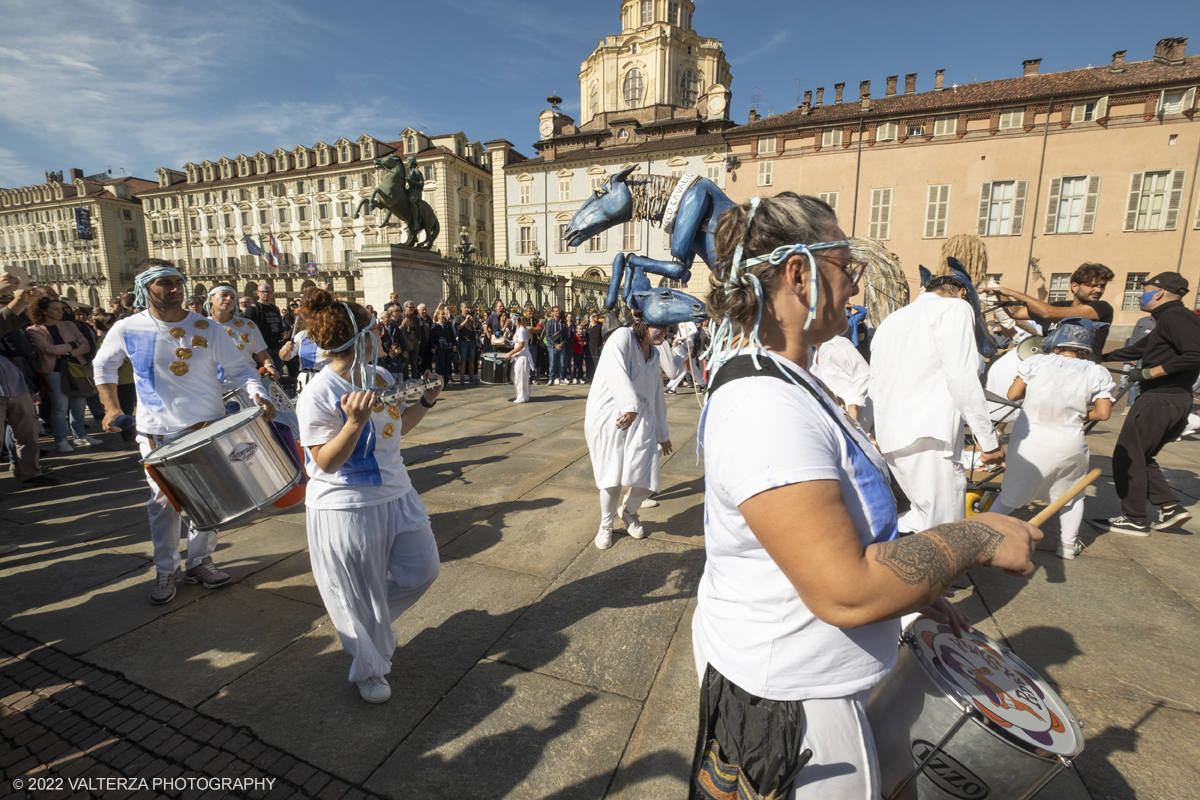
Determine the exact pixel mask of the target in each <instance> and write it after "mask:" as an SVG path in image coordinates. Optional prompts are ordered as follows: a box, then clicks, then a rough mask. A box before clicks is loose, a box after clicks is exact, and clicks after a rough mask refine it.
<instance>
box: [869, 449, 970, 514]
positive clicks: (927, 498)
mask: <svg viewBox="0 0 1200 800" xmlns="http://www.w3.org/2000/svg"><path fill="white" fill-rule="evenodd" d="M962 449H963V444H962V441H961V440H959V442H958V443H957V444H956V445H955V446H953V448H952V446H951V445H950V444H949V443H948V442H943V441H941V440H940V439H930V438H926V439H917V441H915V442H913V443H912V444H910V445H909V446H908V447H904V448H901V449H900V450H894V451H892V452H890V453H884V454H883V458H884V460H885V461H887V465H888V467H889V468H891V470H892V472H893V473H895V475H896V480H897V481H898V482H899V483H900V488H902V489H903V490H904V493H905V494H906V495H908V499H909V500H910V501H911V502H912V510H911V511H909V512H908V513H907V514H905V515H904V516H903V517H901V518H900V531H901V532H902V533H916V532H919V531H927V530H929V529H930V528H935V527H937V526H938V525H945V524H946V523H947V522H957V521H958V520H960V519H963V518H964V517H966V515H967V472H966V470H965V469H964V468H963V464H962Z"/></svg>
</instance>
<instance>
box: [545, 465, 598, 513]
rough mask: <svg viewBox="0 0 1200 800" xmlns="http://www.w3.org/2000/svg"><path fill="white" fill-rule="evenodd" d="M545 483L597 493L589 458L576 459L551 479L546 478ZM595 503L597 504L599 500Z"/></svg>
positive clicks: (594, 475) (594, 474)
mask: <svg viewBox="0 0 1200 800" xmlns="http://www.w3.org/2000/svg"><path fill="white" fill-rule="evenodd" d="M546 483H549V484H552V485H554V486H562V487H564V488H567V489H590V490H592V491H594V492H598V491H599V490H598V489H597V488H596V473H595V472H594V471H593V470H592V459H591V458H590V457H584V458H580V459H577V460H576V461H574V462H572V463H571V465H570V466H568V467H566V468H565V469H563V470H562V471H561V472H558V473H555V474H554V475H552V476H551V477H549V478H547V479H546ZM597 497H599V495H597ZM596 502H597V503H598V502H599V500H597V501H596Z"/></svg>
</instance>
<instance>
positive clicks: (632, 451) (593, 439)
mask: <svg viewBox="0 0 1200 800" xmlns="http://www.w3.org/2000/svg"><path fill="white" fill-rule="evenodd" d="M660 369H661V367H660V366H659V354H658V352H657V351H656V349H655V348H651V349H650V358H649V360H647V359H646V358H644V357H643V356H642V348H641V345H639V344H638V341H637V338H636V337H635V336H634V335H633V331H632V330H630V329H629V328H621V329H620V330H618V331H615V332H614V333H613V335H612V336H611V337H609V339H608V342H606V343H605V345H604V351H603V352H602V353H601V355H600V361H599V363H598V364H597V365H596V377H595V379H594V380H593V381H592V388H591V391H590V392H589V393H588V401H587V412H586V415H585V417H584V423H583V430H584V436H585V437H586V439H587V444H588V450H589V452H590V454H591V457H592V473H593V474H594V475H595V477H596V488H598V489H609V488H612V487H614V486H639V487H641V488H643V489H649V490H650V491H652V492H657V491H658V469H659V463H658V462H659V458H658V443H659V442H665V441H667V440H668V439H669V438H670V436H669V434H668V431H667V404H666V400H665V399H664V397H663V387H662V378H661V377H660V375H659V370H660ZM629 411H636V412H637V419H635V420H634V421H633V424H632V425H631V426H630V427H629V428H628V429H626V430H618V429H617V417H618V416H620V415H621V414H624V413H626V412H629Z"/></svg>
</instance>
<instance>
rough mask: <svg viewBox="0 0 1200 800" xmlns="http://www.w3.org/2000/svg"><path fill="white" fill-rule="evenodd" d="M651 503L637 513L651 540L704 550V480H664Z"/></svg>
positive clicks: (664, 478)
mask: <svg viewBox="0 0 1200 800" xmlns="http://www.w3.org/2000/svg"><path fill="white" fill-rule="evenodd" d="M654 499H655V501H656V502H657V503H658V506H657V507H656V508H643V509H641V510H640V511H639V512H638V516H639V517H640V518H641V520H642V525H643V527H645V529H646V530H648V531H649V532H650V536H651V538H654V539H663V540H665V541H670V542H678V543H680V544H687V545H692V546H693V547H704V478H680V477H676V476H673V475H667V476H663V478H662V480H661V481H660V482H659V490H658V494H656V495H654Z"/></svg>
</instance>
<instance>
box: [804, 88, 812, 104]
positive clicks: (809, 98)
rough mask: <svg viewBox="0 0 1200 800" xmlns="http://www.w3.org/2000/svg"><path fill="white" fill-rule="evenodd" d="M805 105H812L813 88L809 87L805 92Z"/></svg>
mask: <svg viewBox="0 0 1200 800" xmlns="http://www.w3.org/2000/svg"><path fill="white" fill-rule="evenodd" d="M804 105H806V106H811V105H812V89H809V90H808V91H807V92H805V93H804Z"/></svg>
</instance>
